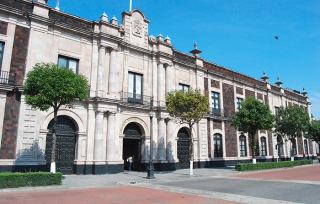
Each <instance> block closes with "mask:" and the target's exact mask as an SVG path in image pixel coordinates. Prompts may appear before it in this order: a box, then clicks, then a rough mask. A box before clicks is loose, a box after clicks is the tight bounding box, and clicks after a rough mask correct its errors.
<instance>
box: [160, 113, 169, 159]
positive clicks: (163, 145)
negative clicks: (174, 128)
mask: <svg viewBox="0 0 320 204" xmlns="http://www.w3.org/2000/svg"><path fill="white" fill-rule="evenodd" d="M158 124H159V125H158V127H159V128H158V143H159V145H158V160H166V143H167V142H166V139H167V138H166V131H165V128H166V126H165V123H164V119H163V118H160V119H159V122H158Z"/></svg>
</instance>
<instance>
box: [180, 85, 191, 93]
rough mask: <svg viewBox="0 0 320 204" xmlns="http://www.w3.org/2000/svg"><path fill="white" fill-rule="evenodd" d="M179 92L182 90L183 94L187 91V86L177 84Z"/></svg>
mask: <svg viewBox="0 0 320 204" xmlns="http://www.w3.org/2000/svg"><path fill="white" fill-rule="evenodd" d="M179 90H183V91H184V92H187V91H189V86H188V85H185V84H179Z"/></svg>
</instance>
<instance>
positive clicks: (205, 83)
mask: <svg viewBox="0 0 320 204" xmlns="http://www.w3.org/2000/svg"><path fill="white" fill-rule="evenodd" d="M204 90H205V91H208V90H209V84H208V78H204Z"/></svg>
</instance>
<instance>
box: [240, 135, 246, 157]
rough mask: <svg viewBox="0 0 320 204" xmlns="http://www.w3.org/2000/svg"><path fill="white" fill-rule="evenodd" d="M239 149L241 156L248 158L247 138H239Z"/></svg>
mask: <svg viewBox="0 0 320 204" xmlns="http://www.w3.org/2000/svg"><path fill="white" fill-rule="evenodd" d="M239 148H240V156H241V157H245V156H247V141H246V137H245V136H243V135H241V136H240V137H239Z"/></svg>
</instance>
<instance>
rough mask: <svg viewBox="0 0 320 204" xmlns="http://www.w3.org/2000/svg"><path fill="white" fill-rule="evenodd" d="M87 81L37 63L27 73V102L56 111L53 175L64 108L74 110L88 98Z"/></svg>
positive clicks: (83, 77)
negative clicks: (59, 116)
mask: <svg viewBox="0 0 320 204" xmlns="http://www.w3.org/2000/svg"><path fill="white" fill-rule="evenodd" d="M88 85H89V83H88V80H87V79H86V78H85V76H83V75H80V74H75V73H74V72H73V71H72V70H70V69H67V68H64V67H62V68H60V67H59V66H58V65H57V64H53V63H37V64H36V65H35V66H34V67H33V70H32V71H30V72H28V74H27V79H26V81H25V84H24V87H23V93H24V94H25V102H26V104H28V105H30V106H31V107H32V108H35V109H40V110H41V111H47V110H48V109H49V108H53V112H54V118H53V128H52V152H51V167H50V172H52V173H55V172H56V165H55V148H56V124H57V114H58V110H59V108H60V107H61V106H66V107H68V108H72V102H73V101H74V100H83V99H85V98H87V96H88Z"/></svg>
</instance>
